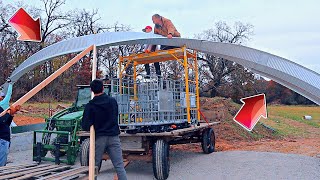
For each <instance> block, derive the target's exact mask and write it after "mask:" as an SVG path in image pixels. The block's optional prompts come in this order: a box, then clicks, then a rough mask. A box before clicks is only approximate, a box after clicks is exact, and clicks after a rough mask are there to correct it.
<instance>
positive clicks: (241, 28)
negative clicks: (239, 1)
mask: <svg viewBox="0 0 320 180" xmlns="http://www.w3.org/2000/svg"><path fill="white" fill-rule="evenodd" d="M252 35H253V26H252V25H251V24H243V23H241V22H236V23H234V26H233V27H231V26H229V25H228V24H227V23H225V22H218V23H216V24H215V26H214V28H211V29H208V30H206V31H204V32H203V33H201V34H198V35H197V38H198V39H203V40H210V41H215V42H223V43H232V44H242V43H245V42H246V41H248V40H250V37H251V36H252ZM198 59H199V60H200V65H199V70H200V80H201V81H202V83H201V84H202V87H201V89H202V90H203V92H210V96H211V97H214V96H217V95H223V93H222V92H220V94H219V93H218V89H219V87H221V86H222V85H225V84H229V85H233V86H232V87H233V88H235V89H237V88H239V87H240V86H242V85H243V84H246V83H248V82H249V81H250V80H252V79H253V75H252V73H251V72H250V71H248V70H247V69H246V68H244V67H243V66H241V65H239V64H236V63H235V62H232V61H229V60H227V59H224V58H221V57H217V56H213V55H209V54H204V53H199V58H198ZM244 77H246V79H244ZM244 81H245V82H244ZM240 82H241V83H240ZM240 89H241V88H240Z"/></svg>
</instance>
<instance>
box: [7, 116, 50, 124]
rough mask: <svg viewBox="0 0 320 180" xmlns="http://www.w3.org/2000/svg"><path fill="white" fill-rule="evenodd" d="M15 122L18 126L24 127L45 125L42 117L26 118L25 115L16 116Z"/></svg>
mask: <svg viewBox="0 0 320 180" xmlns="http://www.w3.org/2000/svg"><path fill="white" fill-rule="evenodd" d="M13 121H14V122H15V123H16V124H17V125H18V126H23V125H30V124H38V123H44V122H45V119H44V118H40V117H30V116H24V115H15V116H14V118H13Z"/></svg>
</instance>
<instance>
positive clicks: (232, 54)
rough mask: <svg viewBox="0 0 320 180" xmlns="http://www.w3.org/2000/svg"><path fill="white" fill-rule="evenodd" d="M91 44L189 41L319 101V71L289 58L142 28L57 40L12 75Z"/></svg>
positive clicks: (176, 43) (13, 77) (190, 45)
mask: <svg viewBox="0 0 320 180" xmlns="http://www.w3.org/2000/svg"><path fill="white" fill-rule="evenodd" d="M92 44H95V45H96V46H97V47H104V46H113V45H124V44H160V45H170V46H183V45H186V46H187V47H188V48H190V49H195V50H198V51H201V52H204V53H208V54H211V55H215V56H219V57H222V58H225V59H228V60H231V61H234V62H236V63H238V64H241V65H243V66H245V67H247V68H249V69H251V70H252V71H253V72H256V73H259V74H261V75H263V76H266V77H268V78H270V79H273V80H275V81H276V82H278V83H280V84H282V85H284V86H286V87H288V88H290V89H292V90H294V91H296V92H297V93H299V94H301V95H303V96H305V97H307V98H309V99H310V100H312V101H313V102H315V103H317V104H320V75H319V74H318V73H316V72H314V71H312V70H310V69H307V68H305V67H303V66H301V65H299V64H296V63H294V62H292V61H289V60H287V59H284V58H281V57H279V56H275V55H272V54H270V53H266V52H263V51H260V50H256V49H253V48H249V47H245V46H241V45H235V44H227V43H218V42H211V41H204V40H197V39H185V38H173V39H167V38H165V37H162V36H159V35H155V34H148V33H139V32H107V33H100V34H93V35H87V36H81V37H77V38H73V39H68V40H64V41H61V42H58V43H55V44H53V45H51V46H48V47H46V48H44V49H42V50H41V51H39V52H37V53H35V54H33V55H32V56H31V57H29V58H28V59H26V60H25V61H24V62H23V63H22V64H21V65H20V66H19V67H17V68H16V69H15V70H14V71H13V73H12V75H11V76H10V78H11V80H12V81H13V82H16V81H17V80H18V79H19V78H20V77H21V76H22V75H24V74H25V73H27V72H28V71H30V70H32V69H33V68H35V67H36V66H39V65H41V64H43V63H44V62H46V61H49V60H51V59H52V58H54V57H57V56H61V55H64V54H69V53H75V52H80V51H82V50H84V49H85V48H87V47H88V46H90V45H92Z"/></svg>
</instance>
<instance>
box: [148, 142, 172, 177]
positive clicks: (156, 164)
mask: <svg viewBox="0 0 320 180" xmlns="http://www.w3.org/2000/svg"><path fill="white" fill-rule="evenodd" d="M169 150H170V147H169V144H168V143H167V142H166V141H164V140H163V139H158V140H157V141H156V142H155V143H154V144H153V147H152V165H153V174H154V176H155V178H156V179H158V180H165V179H167V178H168V177H169V171H170V161H169Z"/></svg>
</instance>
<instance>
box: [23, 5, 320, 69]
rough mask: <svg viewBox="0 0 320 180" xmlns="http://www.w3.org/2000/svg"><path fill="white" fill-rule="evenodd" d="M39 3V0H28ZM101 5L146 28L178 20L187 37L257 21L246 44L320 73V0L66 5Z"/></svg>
mask: <svg viewBox="0 0 320 180" xmlns="http://www.w3.org/2000/svg"><path fill="white" fill-rule="evenodd" d="M24 2H26V3H28V4H32V5H35V3H36V2H39V1H37V0H25V1H24ZM74 8H78V9H99V15H100V16H101V18H102V22H103V23H104V24H110V25H111V24H113V23H115V22H119V23H121V24H126V25H130V26H131V27H132V29H133V31H141V29H142V28H143V27H145V26H146V25H153V24H152V21H151V16H152V15H153V14H154V13H158V14H160V15H163V16H164V17H167V18H169V19H171V20H172V22H173V23H174V24H175V26H176V27H177V29H178V31H180V32H181V34H182V36H183V37H185V38H188V37H189V38H193V37H194V35H195V34H198V33H200V32H202V31H204V30H206V29H209V28H211V27H213V26H214V23H215V22H217V21H226V22H227V23H231V24H232V23H234V22H235V21H241V22H243V23H250V24H252V25H253V26H254V36H253V37H252V40H251V41H249V42H248V43H246V44H245V45H246V46H249V47H252V48H255V49H259V50H263V51H266V52H269V53H272V54H275V55H278V56H281V57H284V58H287V59H289V60H291V61H294V62H296V63H299V64H301V65H303V66H305V67H308V68H310V69H312V70H314V71H316V72H317V73H320V20H319V17H320V1H317V0H304V1H301V0H299V1H298V0H223V1H221V0H158V1H154V0H117V1H110V0H67V2H66V5H65V6H64V9H65V10H71V9H74Z"/></svg>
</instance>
